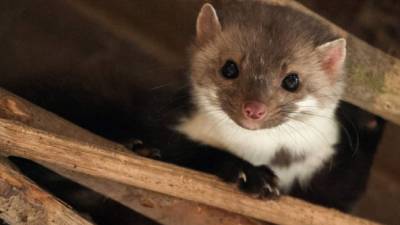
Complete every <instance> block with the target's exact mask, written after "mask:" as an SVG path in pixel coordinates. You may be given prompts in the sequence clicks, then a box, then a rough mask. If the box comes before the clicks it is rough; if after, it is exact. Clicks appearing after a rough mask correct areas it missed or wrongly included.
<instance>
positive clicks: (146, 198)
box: [0, 88, 262, 225]
mask: <svg viewBox="0 0 400 225" xmlns="http://www.w3.org/2000/svg"><path fill="white" fill-rule="evenodd" d="M0 118H5V119H9V120H12V121H18V122H20V123H24V124H26V125H28V126H30V127H34V128H37V129H41V130H45V131H48V132H52V133H56V134H59V135H62V136H65V137H69V138H72V139H77V140H81V141H85V142H86V143H91V144H96V145H101V146H103V147H107V148H110V149H111V151H114V150H118V151H126V149H124V148H123V146H121V145H119V144H116V143H112V142H110V141H108V140H106V139H104V138H101V137H99V136H97V135H95V134H93V133H90V132H88V131H87V130H85V129H82V128H80V127H78V126H76V125H74V124H72V123H70V122H68V121H65V120H64V119H62V118H60V117H58V116H56V115H55V114H53V113H50V112H48V111H46V110H44V109H41V108H40V107H37V106H35V105H33V104H31V103H29V102H28V101H25V100H24V99H21V98H19V97H18V96H15V95H13V94H11V93H9V92H8V91H6V90H4V89H1V88H0ZM37 162H39V163H41V164H43V165H44V166H46V167H48V168H49V169H52V170H53V171H56V172H57V173H59V174H60V175H62V176H65V177H67V178H70V179H72V180H74V181H75V182H77V183H80V184H82V185H84V186H86V187H88V188H91V189H92V190H94V191H97V192H98V193H101V194H103V195H105V196H107V197H109V198H111V199H114V200H115V201H117V202H119V203H121V204H123V205H125V206H127V207H129V208H130V209H133V210H135V211H137V212H139V213H141V214H143V215H145V216H147V217H149V218H151V219H153V220H155V221H157V222H159V223H161V224H164V225H212V224H216V225H217V224H218V225H229V224H241V225H261V224H262V223H260V222H258V221H256V220H253V219H249V218H246V217H243V216H240V215H237V214H234V213H230V212H227V211H224V210H220V209H217V208H213V207H209V206H207V205H204V204H199V203H194V202H191V201H186V200H182V199H177V198H174V197H170V196H165V195H162V194H158V193H155V192H151V191H146V190H142V189H139V188H135V187H132V186H129V185H124V184H121V183H118V182H113V181H109V180H106V179H99V178H96V177H92V176H89V175H85V174H80V173H76V172H72V171H68V170H65V169H62V168H59V167H56V166H54V165H51V164H49V163H43V162H41V161H37ZM204 218H207V219H204Z"/></svg>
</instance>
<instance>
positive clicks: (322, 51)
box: [317, 38, 346, 79]
mask: <svg viewBox="0 0 400 225" xmlns="http://www.w3.org/2000/svg"><path fill="white" fill-rule="evenodd" d="M317 53H318V55H319V56H320V65H321V67H322V69H323V71H325V73H326V74H328V75H329V76H330V77H331V78H332V79H336V78H337V77H336V76H338V75H340V74H341V72H342V70H343V68H344V62H345V59H346V40H345V39H344V38H340V39H336V40H334V41H331V42H328V43H325V44H322V45H320V46H318V47H317Z"/></svg>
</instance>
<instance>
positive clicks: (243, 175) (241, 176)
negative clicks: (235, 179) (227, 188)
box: [239, 171, 247, 183]
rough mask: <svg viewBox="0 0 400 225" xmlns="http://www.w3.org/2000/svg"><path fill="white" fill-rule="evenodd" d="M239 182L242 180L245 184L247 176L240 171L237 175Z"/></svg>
mask: <svg viewBox="0 0 400 225" xmlns="http://www.w3.org/2000/svg"><path fill="white" fill-rule="evenodd" d="M239 180H243V182H244V183H246V182H247V176H246V174H245V173H244V172H243V171H240V173H239Z"/></svg>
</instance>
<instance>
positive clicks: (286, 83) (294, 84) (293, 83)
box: [282, 73, 300, 92]
mask: <svg viewBox="0 0 400 225" xmlns="http://www.w3.org/2000/svg"><path fill="white" fill-rule="evenodd" d="M299 86H300V79H299V75H298V74H297V73H289V74H287V75H286V77H285V78H284V79H283V81H282V87H283V88H284V89H285V90H287V91H290V92H294V91H296V90H297V89H298V88H299Z"/></svg>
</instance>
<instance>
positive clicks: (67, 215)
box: [0, 158, 92, 225]
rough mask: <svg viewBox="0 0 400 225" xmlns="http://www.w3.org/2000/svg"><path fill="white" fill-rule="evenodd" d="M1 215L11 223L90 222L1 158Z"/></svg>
mask: <svg viewBox="0 0 400 225" xmlns="http://www.w3.org/2000/svg"><path fill="white" fill-rule="evenodd" d="M0 218H1V219H2V220H3V221H5V222H6V223H8V224H11V225H59V224H65V225H90V224H92V223H90V222H88V221H87V220H85V219H83V218H82V217H81V216H79V215H78V214H77V213H76V212H74V211H73V210H72V209H71V208H69V206H67V205H65V204H64V203H62V202H60V201H59V200H57V199H55V198H54V197H53V196H51V195H50V194H48V193H46V192H45V191H43V190H41V189H40V188H39V187H38V186H36V185H35V184H34V183H33V182H32V181H30V180H29V179H28V178H26V177H24V176H23V175H21V174H20V173H19V172H18V171H17V170H16V169H14V168H13V167H12V165H11V164H10V163H9V162H8V161H7V160H6V159H4V158H0Z"/></svg>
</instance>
